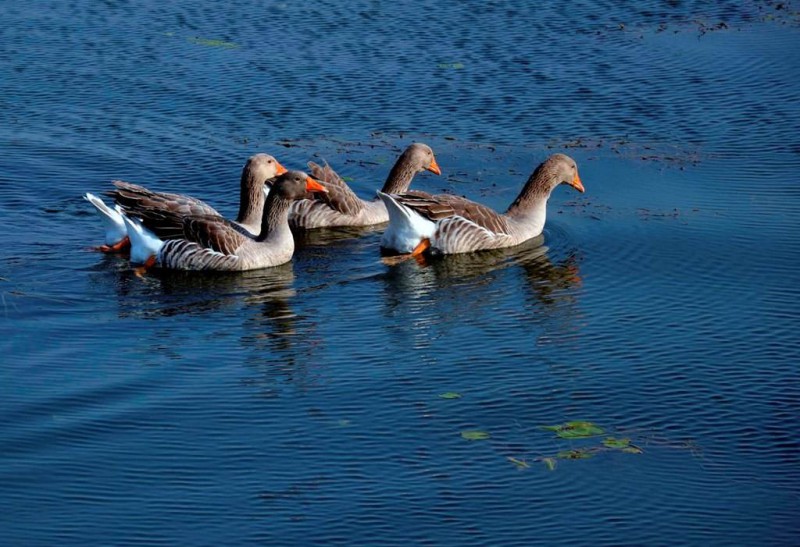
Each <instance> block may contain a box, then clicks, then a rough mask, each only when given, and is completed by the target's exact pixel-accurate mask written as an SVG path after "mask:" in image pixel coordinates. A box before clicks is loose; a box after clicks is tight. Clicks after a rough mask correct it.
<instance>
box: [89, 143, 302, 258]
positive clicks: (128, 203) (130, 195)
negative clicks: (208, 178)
mask: <svg viewBox="0 0 800 547" xmlns="http://www.w3.org/2000/svg"><path fill="white" fill-rule="evenodd" d="M284 172H286V169H285V168H284V167H283V166H282V165H281V164H280V163H279V162H278V161H277V160H276V159H275V158H273V157H272V156H270V155H269V154H256V155H254V156H251V157H250V158H249V159H248V160H247V162H246V163H245V165H244V167H243V168H242V175H241V181H240V203H239V214H238V215H237V217H236V220H235V221H234V223H235V224H236V225H237V226H239V227H240V228H241V229H242V230H244V231H246V232H247V233H250V234H253V235H258V231H259V230H260V227H261V214H262V212H263V210H264V201H265V200H266V195H267V188H266V187H265V184H264V182H265V181H266V180H267V179H270V178H272V177H275V176H276V175H279V174H281V173H284ZM113 184H114V186H115V190H112V191H111V192H109V196H110V197H113V198H114V200H115V201H116V202H117V203H116V206H115V207H114V209H111V208H109V207H108V206H107V205H106V204H105V203H103V201H102V200H101V199H100V198H98V197H97V196H95V195H93V194H90V193H86V194H85V195H84V198H85V199H86V200H87V201H89V202H90V203H91V204H92V205H94V206H95V207H96V208H97V210H98V212H99V213H100V214H101V216H102V218H103V221H104V223H105V225H106V238H105V245H104V246H102V247H100V249H101V250H103V251H111V250H119V249H120V248H122V247H123V246H125V244H126V243H127V241H128V239H127V236H128V229H129V226H130V224H129V223H126V222H124V221H123V218H122V217H123V216H126V215H127V216H130V217H134V218H137V219H140V220H141V225H142V227H143V228H146V229H148V230H150V232H151V233H152V234H155V235H157V236H158V237H159V238H162V239H172V238H175V237H181V234H182V227H181V219H182V218H183V217H186V216H190V215H208V216H214V217H220V218H222V215H220V214H219V213H218V212H217V211H216V210H215V209H214V208H213V207H211V206H210V205H207V204H206V203H205V202H203V201H201V200H199V199H197V198H194V197H192V196H187V195H183V194H173V193H167V192H154V191H152V190H148V189H147V188H145V187H144V186H139V185H138V184H132V183H129V182H124V181H120V180H117V181H113Z"/></svg>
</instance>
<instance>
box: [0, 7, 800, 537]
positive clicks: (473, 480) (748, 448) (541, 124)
mask: <svg viewBox="0 0 800 547" xmlns="http://www.w3.org/2000/svg"><path fill="white" fill-rule="evenodd" d="M0 14H2V21H3V25H2V30H0V36H1V37H2V40H0V150H2V162H0V303H1V304H2V305H1V306H0V312H1V315H0V324H2V329H3V333H4V336H3V337H2V340H1V341H0V352H2V355H3V358H2V367H0V385H1V386H2V397H1V398H0V447H2V448H0V500H2V501H0V504H2V507H0V544H2V545H55V544H60V545H259V544H261V545H263V544H286V545H298V544H304V543H317V544H333V545H335V544H371V543H376V544H403V545H408V544H437V545H441V544H452V545H531V544H543V545H556V544H592V545H595V544H615V545H620V544H630V545H644V544H648V545H656V544H663V545H673V544H694V545H712V544H713V545H733V544H736V545H747V544H749V545H790V544H797V543H798V541H800V540H798V538H800V514H799V513H800V510H798V508H799V507H800V478H799V477H800V475H798V464H800V456H799V455H798V454H800V435H798V427H797V420H798V413H799V411H800V382H798V362H800V341H799V338H798V327H800V321H798V312H797V302H798V293H800V290H798V287H799V286H800V274H798V261H797V257H798V251H800V249H798V229H799V228H800V222H798V218H800V217H798V213H800V191H798V183H797V181H798V175H797V173H798V170H799V169H800V138H798V134H800V123H798V120H800V80H798V77H797V76H798V74H800V28H798V27H799V25H798V23H799V22H800V16H798V13H797V7H796V6H793V5H792V4H790V3H773V2H720V3H714V4H713V5H711V3H706V2H693V1H675V2H653V1H649V2H637V3H624V4H621V3H617V2H559V3H552V4H550V5H545V6H542V5H540V4H539V3H518V2H517V3H512V2H509V3H504V2H489V3H480V4H476V3H466V2H451V1H437V2H415V3H404V2H395V3H390V2H367V1H363V2H335V1H328V2H316V3H303V2H296V3H292V2H283V3H282V2H268V3H264V2H235V3H231V5H228V4H226V3H212V2H186V3H180V4H175V3H172V2H135V3H133V2H80V1H78V2H38V1H31V2H9V1H6V2H3V3H2V4H0ZM414 140H419V141H423V142H427V143H428V144H430V145H431V146H432V147H433V148H434V150H435V151H436V154H437V158H438V161H439V164H440V165H441V167H442V169H443V171H444V176H442V177H434V176H432V175H430V174H423V175H420V176H419V177H418V178H417V180H416V181H415V183H414V185H415V187H417V188H420V189H426V190H433V191H440V190H448V191H454V192H458V193H462V194H465V195H468V196H470V197H473V198H476V199H480V200H481V201H483V202H484V203H487V204H489V205H491V206H494V207H497V208H503V207H504V206H506V205H507V204H508V203H509V202H510V201H511V200H512V199H513V197H514V196H515V194H516V192H517V191H518V189H519V187H520V185H521V184H522V182H523V181H524V180H525V178H526V177H527V175H528V173H529V172H530V171H531V170H532V169H533V167H534V166H535V165H536V164H537V163H538V162H539V161H541V160H542V159H543V158H545V157H546V156H547V155H548V154H549V153H551V152H553V151H562V152H567V153H569V154H571V155H572V156H573V157H575V159H576V160H577V161H578V165H579V167H580V170H581V176H582V178H583V181H584V183H585V186H586V188H587V193H586V194H584V195H581V196H577V195H576V194H575V193H574V192H572V191H571V190H570V189H569V188H566V187H565V188H560V189H558V190H557V191H556V193H555V194H554V196H553V199H552V200H551V202H550V217H549V220H548V225H547V228H546V231H545V237H544V246H543V247H539V246H537V245H535V244H534V245H526V246H523V247H522V248H519V249H514V250H511V251H505V252H498V253H487V254H480V255H475V256H464V257H453V258H451V259H446V260H440V261H435V262H432V263H430V264H428V265H425V266H421V265H418V264H416V263H414V262H407V263H404V264H401V265H399V266H395V267H388V266H386V265H384V264H382V263H381V262H380V260H379V253H378V243H379V239H380V231H379V230H378V231H374V230H373V231H364V232H362V233H359V232H338V233H337V232H328V233H322V234H311V235H309V236H307V237H304V238H303V239H302V240H301V245H300V248H299V249H298V252H297V254H296V257H295V260H294V261H293V263H291V264H288V265H286V266H283V267H279V268H275V269H272V270H265V271H259V272H251V273H247V274H242V275H216V276H214V275H211V276H208V275H206V276H201V275H185V274H162V275H148V276H146V277H144V278H139V277H136V276H135V275H133V273H132V272H131V270H130V267H129V264H128V263H127V262H126V261H125V260H124V259H123V258H120V257H107V256H101V255H99V254H97V253H94V252H91V251H88V250H87V247H89V246H91V245H93V244H97V243H99V242H100V240H101V237H102V233H101V228H100V226H99V223H98V222H97V219H96V217H95V215H94V213H93V212H92V211H90V206H89V205H88V204H87V203H86V202H84V201H83V200H82V199H81V197H80V196H81V194H82V193H83V192H85V191H92V192H96V193H97V192H102V191H103V190H105V189H107V188H108V182H109V180H110V179H112V178H125V179H128V180H132V181H136V182H140V183H146V184H149V185H151V186H153V187H157V188H160V189H165V190H179V191H185V192H187V193H190V194H192V195H196V196H200V197H203V198H205V199H207V200H208V201H209V202H210V203H212V204H214V205H215V206H217V207H218V208H219V209H220V210H221V211H225V212H228V213H231V214H233V213H234V212H235V210H236V205H235V203H236V200H237V197H238V196H237V195H236V192H235V191H234V190H233V189H235V187H236V182H237V179H238V175H239V170H240V168H241V165H242V164H243V162H244V160H245V159H246V158H247V157H248V156H249V155H251V154H252V153H255V152H262V151H263V152H270V153H272V154H274V155H276V156H277V157H278V159H279V160H280V161H281V162H283V163H284V164H285V165H287V166H290V167H300V166H303V165H304V163H305V161H307V160H308V159H310V158H312V157H318V158H319V157H322V158H325V159H327V160H329V161H330V162H331V163H332V164H333V165H334V166H335V167H336V168H338V169H339V170H340V172H341V173H342V174H343V175H345V176H347V177H351V178H352V179H353V185H354V187H355V188H356V189H357V191H358V192H360V193H361V194H362V195H369V194H370V193H371V192H372V191H373V190H374V189H375V188H376V187H378V186H379V185H380V183H381V182H382V180H383V178H384V177H385V175H386V173H387V172H388V169H389V167H390V165H391V163H392V162H393V161H394V158H395V157H396V155H397V153H398V152H399V151H400V150H401V149H402V148H403V147H404V146H405V145H406V144H408V143H409V142H412V141H414ZM534 243H540V242H534ZM448 392H454V393H458V394H460V395H461V397H460V398H456V399H446V398H443V397H441V395H442V394H445V393H448ZM570 420H588V421H591V422H593V423H595V424H597V425H598V426H601V427H602V428H603V429H604V430H605V432H606V434H605V435H603V436H600V437H596V438H593V439H587V440H566V439H560V438H558V437H557V436H556V435H555V434H554V433H553V432H551V431H547V430H543V429H541V427H540V426H542V425H553V424H561V423H564V422H567V421H570ZM470 430H478V431H481V432H487V433H489V435H490V438H489V439H486V440H481V441H468V440H465V439H464V438H462V435H461V433H462V432H465V431H470ZM607 436H613V437H616V438H620V437H626V438H630V439H631V442H632V443H634V445H635V446H637V447H640V448H641V449H642V450H643V453H641V454H630V453H623V452H622V451H620V450H604V451H594V452H591V451H590V452H583V453H584V454H594V457H593V458H591V459H580V460H568V459H557V458H556V455H557V454H559V453H560V452H564V451H567V450H571V449H573V450H580V449H584V450H585V449H592V448H593V447H597V446H600V445H601V442H602V440H603V439H604V438H606V437H607ZM578 453H579V454H580V453H581V452H578ZM509 458H513V460H511V459H509ZM547 458H553V459H552V460H548V459H547ZM515 461H516V462H518V463H515ZM548 462H549V463H551V464H553V463H554V464H555V469H554V470H550V469H549V468H548V465H547V463H548ZM526 465H527V467H526Z"/></svg>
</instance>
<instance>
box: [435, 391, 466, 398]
mask: <svg viewBox="0 0 800 547" xmlns="http://www.w3.org/2000/svg"><path fill="white" fill-rule="evenodd" d="M439 397H441V398H442V399H460V398H461V394H460V393H456V392H455V391H448V392H446V393H440V394H439Z"/></svg>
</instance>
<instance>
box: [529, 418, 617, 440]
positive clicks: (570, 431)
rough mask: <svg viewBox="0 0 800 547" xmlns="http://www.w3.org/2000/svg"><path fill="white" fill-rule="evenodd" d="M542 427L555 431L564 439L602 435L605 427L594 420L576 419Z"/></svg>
mask: <svg viewBox="0 0 800 547" xmlns="http://www.w3.org/2000/svg"><path fill="white" fill-rule="evenodd" d="M542 429H547V430H548V431H555V432H556V435H558V436H559V437H561V438H562V439H583V438H585V437H594V436H596V435H602V434H603V429H602V428H600V427H598V426H596V425H594V424H593V423H592V422H583V421H574V422H567V423H565V424H560V425H544V426H542Z"/></svg>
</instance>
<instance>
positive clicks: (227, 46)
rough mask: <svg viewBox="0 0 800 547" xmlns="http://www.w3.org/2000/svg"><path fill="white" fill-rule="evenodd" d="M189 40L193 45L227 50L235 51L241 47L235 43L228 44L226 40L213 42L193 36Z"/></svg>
mask: <svg viewBox="0 0 800 547" xmlns="http://www.w3.org/2000/svg"><path fill="white" fill-rule="evenodd" d="M187 40H189V42H191V43H192V44H197V45H198V46H207V47H221V48H225V49H234V48H237V47H239V46H238V45H237V44H234V43H233V42H226V41H224V40H211V39H208V38H199V37H197V36H192V37H191V38H187Z"/></svg>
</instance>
